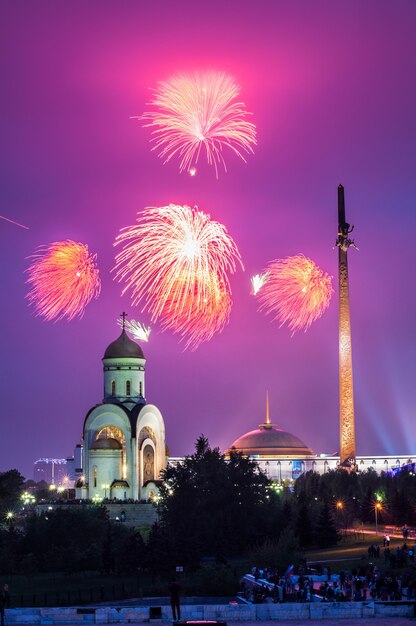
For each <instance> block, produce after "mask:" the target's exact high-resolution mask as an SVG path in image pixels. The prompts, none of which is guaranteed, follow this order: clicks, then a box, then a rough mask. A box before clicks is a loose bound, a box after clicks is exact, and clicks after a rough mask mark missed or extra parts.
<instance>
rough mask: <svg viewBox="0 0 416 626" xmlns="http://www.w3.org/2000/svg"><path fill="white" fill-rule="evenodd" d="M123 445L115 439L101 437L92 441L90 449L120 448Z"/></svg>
mask: <svg viewBox="0 0 416 626" xmlns="http://www.w3.org/2000/svg"><path fill="white" fill-rule="evenodd" d="M122 448H123V446H122V445H121V443H120V442H119V441H117V439H112V438H111V437H102V438H100V439H96V440H95V441H93V443H92V445H91V448H90V450H122Z"/></svg>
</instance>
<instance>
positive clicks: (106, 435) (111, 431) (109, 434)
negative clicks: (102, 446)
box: [96, 426, 125, 444]
mask: <svg viewBox="0 0 416 626" xmlns="http://www.w3.org/2000/svg"><path fill="white" fill-rule="evenodd" d="M96 439H117V441H119V442H120V443H121V444H124V442H125V437H124V434H123V431H122V430H120V428H118V426H104V428H102V429H101V430H99V431H98V433H97V436H96Z"/></svg>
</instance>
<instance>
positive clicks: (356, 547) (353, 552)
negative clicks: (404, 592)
mask: <svg viewBox="0 0 416 626" xmlns="http://www.w3.org/2000/svg"><path fill="white" fill-rule="evenodd" d="M372 544H376V545H378V546H379V547H380V558H379V559H369V558H368V547H369V546H370V545H372ZM401 545H403V539H392V540H391V542H390V550H392V549H395V548H396V547H397V546H401ZM305 558H306V560H307V562H308V563H311V561H312V562H315V563H317V564H318V563H320V564H322V565H323V566H326V567H328V566H329V567H331V569H332V571H339V570H341V569H345V568H349V569H351V568H352V567H358V566H359V565H360V564H363V563H367V562H368V561H369V560H370V561H372V562H376V563H377V565H378V566H379V568H380V569H383V568H384V548H383V535H380V534H378V535H376V534H375V533H372V534H364V533H361V532H360V531H357V532H355V533H347V534H344V535H343V537H342V539H341V541H340V543H339V544H338V545H337V546H335V547H333V548H321V549H319V550H318V549H316V550H308V551H307V552H306V553H305ZM360 562H361V563H360ZM311 566H312V567H314V565H311Z"/></svg>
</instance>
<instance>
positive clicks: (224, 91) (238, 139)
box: [137, 72, 256, 178]
mask: <svg viewBox="0 0 416 626" xmlns="http://www.w3.org/2000/svg"><path fill="white" fill-rule="evenodd" d="M239 92H240V88H239V87H238V85H236V84H235V83H234V81H233V79H232V78H230V77H229V76H227V75H226V74H222V73H217V72H206V73H203V74H193V75H179V76H174V77H172V78H170V79H169V80H167V81H163V82H160V83H159V85H158V87H157V89H156V90H155V91H154V97H153V100H152V101H151V102H150V104H151V105H153V106H155V107H157V109H158V110H157V111H150V112H147V113H144V114H143V115H142V116H140V117H139V118H137V119H140V120H145V121H146V122H148V123H147V124H145V126H150V127H151V128H153V129H154V130H153V131H152V134H153V135H154V137H153V139H152V141H153V142H154V147H153V148H152V149H153V150H156V151H158V154H159V156H160V157H161V158H162V159H164V163H167V162H168V161H170V159H171V158H172V157H178V158H179V160H180V164H179V169H180V171H181V172H183V171H184V170H187V171H189V172H190V173H191V175H194V173H195V172H196V169H195V165H196V163H197V162H198V159H199V156H200V153H201V150H202V148H203V147H204V148H205V152H206V156H207V161H208V163H209V164H210V165H213V166H214V168H215V173H216V176H217V178H218V165H220V164H222V165H223V167H224V170H225V171H226V170H227V168H226V164H225V159H224V153H223V151H224V148H229V149H230V150H231V151H232V152H234V154H236V155H237V156H238V157H240V159H242V160H243V161H245V160H246V159H245V156H246V155H247V154H249V153H252V152H253V145H255V144H256V127H255V125H254V124H253V123H251V122H248V121H247V120H246V117H247V116H248V115H250V114H249V113H248V112H247V111H246V108H245V105H244V104H243V103H242V102H238V101H236V98H237V96H238V94H239ZM192 172H193V173H192Z"/></svg>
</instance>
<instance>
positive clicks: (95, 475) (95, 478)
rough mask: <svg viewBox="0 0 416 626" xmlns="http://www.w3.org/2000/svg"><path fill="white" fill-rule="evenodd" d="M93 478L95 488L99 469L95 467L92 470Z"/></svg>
mask: <svg viewBox="0 0 416 626" xmlns="http://www.w3.org/2000/svg"><path fill="white" fill-rule="evenodd" d="M92 478H93V483H94V487H96V486H97V468H96V467H94V468H93V470H92Z"/></svg>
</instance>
